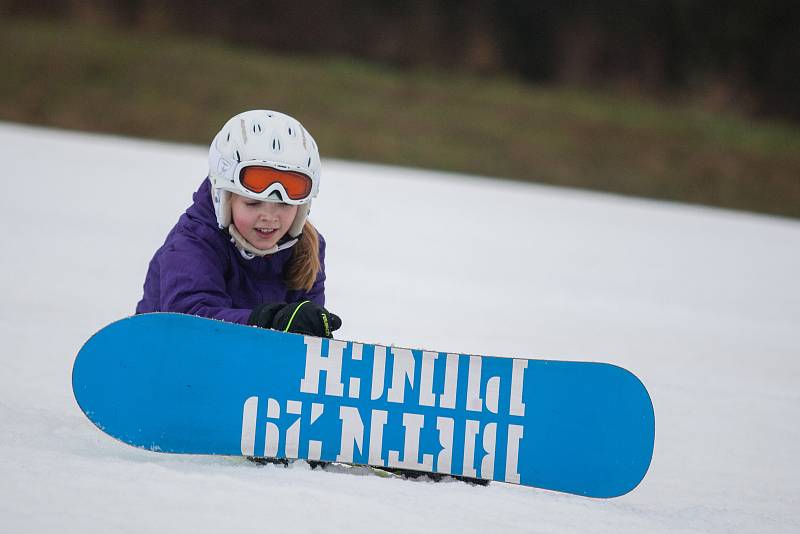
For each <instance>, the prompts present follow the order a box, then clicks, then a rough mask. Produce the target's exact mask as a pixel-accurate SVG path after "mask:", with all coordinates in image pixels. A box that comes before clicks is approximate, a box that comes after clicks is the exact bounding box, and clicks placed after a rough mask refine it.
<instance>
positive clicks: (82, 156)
mask: <svg viewBox="0 0 800 534" xmlns="http://www.w3.org/2000/svg"><path fill="white" fill-rule="evenodd" d="M323 149H324V147H323ZM0 156H2V159H3V161H4V162H5V169H4V173H3V177H2V184H3V191H2V194H0V217H2V222H3V226H4V231H3V232H2V233H0V254H2V261H0V292H1V293H0V294H2V300H0V339H1V340H2V342H1V343H0V362H2V367H1V368H0V369H2V371H0V532H3V533H5V532H50V531H56V530H58V531H61V532H103V533H105V532H148V531H156V530H159V531H170V532H193V533H197V532H215V531H220V530H221V529H223V528H224V529H226V530H228V529H231V530H232V529H236V531H237V532H323V531H324V532H338V531H347V532H356V533H358V532H416V531H422V530H428V529H430V530H433V531H450V532H486V531H498V532H504V531H521V532H614V533H619V532H651V533H652V532H672V533H674V532H787V533H788V532H798V531H800V483H799V482H798V480H799V479H800V468H798V461H797V456H798V454H799V453H800V431H799V430H798V421H800V284H798V273H800V223H798V222H797V221H791V220H784V219H777V218H767V217H761V216H754V215H747V214H740V213H732V212H726V211H721V210H713V209H706V208H697V207H687V206H681V205H675V204H665V203H658V202H651V201H644V200H633V199H627V198H620V197H615V196H611V195H601V194H594V193H586V192H578V191H572V190H562V189H557V188H551V187H540V186H531V185H523V184H513V183H505V182H497V181H490V180H485V179H480V178H471V177H464V176H457V175H447V174H441V173H432V172H425V171H418V170H409V169H399V168H391V167H380V166H374V165H363V164H355V163H345V162H339V161H326V162H325V168H324V181H323V184H322V189H321V195H320V198H319V199H318V200H317V201H316V202H315V204H314V208H313V212H312V220H314V221H315V223H316V224H317V226H318V227H319V228H320V229H321V231H322V232H323V233H324V235H325V236H326V238H327V240H328V243H329V249H328V250H329V252H328V259H327V263H328V265H327V272H328V305H329V307H330V308H331V309H332V310H333V311H335V312H337V313H338V314H340V315H341V316H342V317H343V318H344V321H345V326H344V327H343V328H342V330H341V331H340V332H339V336H338V337H341V338H344V339H358V340H363V341H378V342H384V343H397V344H402V345H405V346H424V347H430V348H435V349H442V350H455V351H462V352H472V353H487V354H505V355H520V356H530V357H546V358H560V359H585V360H598V361H607V362H611V363H616V364H619V365H622V366H624V367H627V368H628V369H630V370H632V371H633V372H635V373H636V374H637V375H638V376H639V377H640V378H641V379H642V380H643V381H644V383H645V384H646V385H647V386H648V389H649V390H650V393H651V395H652V397H653V402H654V405H655V409H656V434H657V437H656V452H655V456H654V460H653V464H652V467H651V470H650V472H649V474H648V475H647V477H646V478H645V480H644V482H643V483H642V484H641V485H640V486H639V487H638V488H637V489H636V490H634V491H633V492H632V493H630V494H628V495H627V496H624V497H621V498H618V499H613V500H591V499H586V498H581V497H574V496H569V495H562V494H556V493H551V492H546V491H540V490H534V489H528V488H519V487H516V486H511V485H503V484H493V485H491V486H490V487H488V488H478V487H471V486H467V485H465V484H461V483H446V484H432V483H427V482H409V481H399V480H386V479H382V478H378V477H374V476H366V477H365V476H356V475H352V474H338V473H320V472H312V471H310V470H309V469H308V468H304V467H303V466H302V465H301V466H295V467H293V468H291V469H281V468H273V467H266V468H256V467H254V466H253V465H250V464H249V463H247V462H245V461H242V460H238V459H230V458H210V457H175V456H167V455H159V454H156V453H151V452H147V451H141V450H136V449H133V448H130V447H127V446H125V445H122V444H120V443H118V442H116V441H114V440H112V439H111V438H108V437H106V436H105V435H103V434H102V433H101V432H100V431H98V430H97V429H96V428H95V427H94V426H93V425H92V424H91V423H90V422H89V421H88V420H87V419H86V418H85V417H84V416H83V415H82V414H81V412H80V411H79V409H78V407H77V406H76V404H75V402H74V400H73V397H72V392H71V387H70V372H71V366H72V359H73V357H74V355H75V354H76V352H77V351H78V349H79V348H80V346H81V344H82V343H83V341H84V340H85V339H86V338H88V337H89V336H90V335H91V334H92V333H93V332H94V331H95V330H96V329H98V328H99V327H100V326H101V325H104V324H106V323H108V322H111V321H113V320H115V319H117V318H119V317H122V316H125V315H127V314H130V313H131V312H132V310H133V307H134V305H135V303H136V301H137V300H138V298H139V296H140V291H141V284H142V281H143V278H144V273H145V270H146V267H147V262H148V261H149V259H150V256H151V255H152V253H153V252H154V251H155V249H156V248H157V247H158V245H159V244H160V243H161V242H162V241H163V239H164V236H165V235H166V233H167V231H168V230H169V228H170V227H171V226H172V224H173V223H174V222H175V220H176V219H177V217H178V215H179V214H180V213H181V212H182V210H183V209H184V208H185V207H186V206H187V205H188V203H189V201H190V198H191V193H192V192H193V191H194V189H195V188H196V186H197V185H198V184H199V182H200V180H201V179H202V178H203V177H204V176H205V165H206V163H205V162H206V155H205V150H204V149H203V148H200V147H194V146H184V145H174V144H160V143H154V142H145V141H135V140H127V139H119V138H111V137H101V136H92V135H85V134H77V133H66V132H59V131H54V130H45V129H35V128H29V127H21V126H17V125H11V124H0Z"/></svg>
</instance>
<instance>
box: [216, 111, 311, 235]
mask: <svg viewBox="0 0 800 534" xmlns="http://www.w3.org/2000/svg"><path fill="white" fill-rule="evenodd" d="M248 167H258V168H260V169H261V170H262V171H263V170H264V169H265V168H266V169H267V174H269V175H270V176H273V175H274V176H288V177H289V178H290V179H294V177H300V178H302V179H304V180H307V179H310V184H306V187H305V188H303V189H302V190H301V191H300V192H299V193H298V192H297V191H293V190H291V188H289V187H287V186H286V185H284V183H281V181H279V180H280V178H277V179H272V180H271V181H262V185H263V187H259V188H257V189H253V188H252V187H251V188H249V189H248V187H247V186H246V182H245V183H243V178H242V177H243V175H244V174H245V173H244V171H245V170H246V169H247V168H248ZM321 170H322V165H321V162H320V159H319V151H318V150H317V143H316V142H314V138H313V137H311V134H309V133H308V131H306V129H305V128H303V125H302V124H300V123H299V122H298V121H297V120H296V119H294V118H292V117H290V116H289V115H285V114H283V113H279V112H277V111H269V110H263V109H256V110H252V111H245V112H243V113H239V114H238V115H236V116H234V117H233V118H231V119H230V120H229V121H228V122H226V123H225V125H224V126H223V127H222V129H221V130H220V131H219V133H218V134H217V135H216V137H214V140H213V141H212V142H211V148H210V149H209V151H208V177H209V179H210V180H211V198H212V200H213V202H214V212H215V213H216V216H217V223H218V224H219V227H220V228H222V229H225V228H228V227H229V226H230V224H231V204H230V197H231V195H230V194H231V193H236V194H238V195H242V196H246V197H250V198H254V199H257V200H262V201H271V202H285V203H288V204H297V205H298V206H299V209H298V210H297V216H296V217H295V220H294V222H293V223H292V225H291V227H290V228H289V231H288V234H289V236H290V237H292V238H297V237H298V236H299V235H300V234H301V233H302V231H303V225H304V224H305V222H306V217H308V213H309V210H310V208H311V200H312V199H313V198H314V197H315V196H317V193H318V191H319V182H320V174H321ZM274 171H279V172H274ZM287 189H290V190H289V191H287ZM295 242H296V240H295ZM292 244H293V243H292ZM287 245H288V244H287ZM281 248H284V247H281Z"/></svg>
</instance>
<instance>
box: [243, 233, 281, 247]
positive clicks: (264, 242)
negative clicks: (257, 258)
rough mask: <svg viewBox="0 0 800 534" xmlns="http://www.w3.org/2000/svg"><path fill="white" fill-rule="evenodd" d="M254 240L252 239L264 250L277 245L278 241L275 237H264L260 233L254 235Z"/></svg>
mask: <svg viewBox="0 0 800 534" xmlns="http://www.w3.org/2000/svg"><path fill="white" fill-rule="evenodd" d="M252 239H253V240H252V241H250V242H251V243H252V244H253V245H254V246H255V247H256V248H260V249H262V250H265V249H268V248H272V247H274V246H275V243H277V242H278V239H277V238H275V237H269V238H264V237H261V236H260V235H254V236H252Z"/></svg>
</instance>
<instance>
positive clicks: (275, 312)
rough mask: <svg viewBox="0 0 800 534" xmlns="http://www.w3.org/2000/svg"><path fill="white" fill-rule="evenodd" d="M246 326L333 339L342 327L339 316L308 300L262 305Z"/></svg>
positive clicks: (254, 312)
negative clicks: (334, 334)
mask: <svg viewBox="0 0 800 534" xmlns="http://www.w3.org/2000/svg"><path fill="white" fill-rule="evenodd" d="M247 324H250V325H253V326H260V327H261V328H272V329H273V330H280V331H281V332H294V333H295V334H306V335H309V336H317V337H333V335H332V334H331V332H333V331H334V330H338V329H339V328H341V326H342V320H341V319H339V316H338V315H336V314H333V313H331V312H329V311H328V310H326V309H325V308H323V307H322V306H318V305H317V304H314V303H313V302H311V301H310V300H304V301H303V302H292V303H291V304H262V305H261V306H259V307H258V308H256V309H254V310H253V312H252V313H251V314H250V318H249V319H248V320H247Z"/></svg>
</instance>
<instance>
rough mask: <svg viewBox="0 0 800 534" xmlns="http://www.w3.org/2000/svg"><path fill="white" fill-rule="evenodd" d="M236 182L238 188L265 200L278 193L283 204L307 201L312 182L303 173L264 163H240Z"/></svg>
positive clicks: (311, 189) (312, 186)
mask: <svg viewBox="0 0 800 534" xmlns="http://www.w3.org/2000/svg"><path fill="white" fill-rule="evenodd" d="M235 176H236V180H237V182H238V183H239V186H240V187H241V188H242V189H243V190H246V191H249V192H250V193H252V194H253V195H252V196H254V197H258V198H263V199H266V198H267V197H268V196H269V195H270V194H272V193H273V192H275V191H278V192H279V193H282V194H281V197H282V199H283V202H286V203H287V204H302V203H304V202H305V201H307V200H309V198H310V197H311V193H312V191H313V189H314V182H313V181H312V180H311V177H310V176H308V175H307V174H305V173H302V172H299V171H296V170H284V169H277V168H275V167H270V166H268V165H267V164H265V163H264V162H246V163H240V164H239V165H238V166H237V167H236V174H235Z"/></svg>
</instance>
